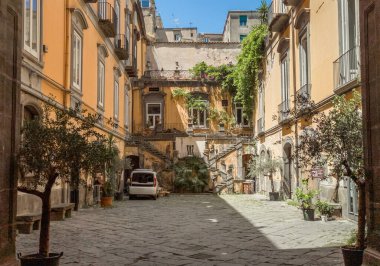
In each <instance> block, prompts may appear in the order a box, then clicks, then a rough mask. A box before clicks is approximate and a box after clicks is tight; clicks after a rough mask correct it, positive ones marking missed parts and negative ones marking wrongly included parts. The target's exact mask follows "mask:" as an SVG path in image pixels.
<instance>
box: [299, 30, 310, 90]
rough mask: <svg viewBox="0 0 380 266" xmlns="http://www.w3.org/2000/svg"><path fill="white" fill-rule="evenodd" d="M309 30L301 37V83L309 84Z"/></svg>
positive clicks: (302, 84)
mask: <svg viewBox="0 0 380 266" xmlns="http://www.w3.org/2000/svg"><path fill="white" fill-rule="evenodd" d="M307 37H308V36H307V32H304V33H303V34H302V36H301V37H300V43H299V50H300V79H301V80H300V85H301V87H303V86H304V85H307V84H309V56H308V50H309V49H308V38H307Z"/></svg>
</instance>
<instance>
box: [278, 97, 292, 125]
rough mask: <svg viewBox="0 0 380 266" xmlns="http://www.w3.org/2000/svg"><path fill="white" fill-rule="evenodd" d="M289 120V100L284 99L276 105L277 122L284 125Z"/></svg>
mask: <svg viewBox="0 0 380 266" xmlns="http://www.w3.org/2000/svg"><path fill="white" fill-rule="evenodd" d="M289 120H290V100H289V99H286V100H285V101H283V102H282V103H281V104H279V105H278V122H279V123H280V124H284V123H286V122H288V121H289Z"/></svg>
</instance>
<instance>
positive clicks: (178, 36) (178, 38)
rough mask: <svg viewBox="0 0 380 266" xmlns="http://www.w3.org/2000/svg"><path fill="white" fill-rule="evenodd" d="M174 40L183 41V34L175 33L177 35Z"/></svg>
mask: <svg viewBox="0 0 380 266" xmlns="http://www.w3.org/2000/svg"><path fill="white" fill-rule="evenodd" d="M174 40H175V41H176V42H179V41H181V33H175V34H174Z"/></svg>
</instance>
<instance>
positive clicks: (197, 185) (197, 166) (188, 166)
mask: <svg viewBox="0 0 380 266" xmlns="http://www.w3.org/2000/svg"><path fill="white" fill-rule="evenodd" d="M174 172H175V179H174V187H175V189H176V190H177V191H180V192H203V191H204V189H205V187H206V186H207V184H208V180H209V173H208V168H207V165H206V164H205V162H204V161H203V160H202V159H201V158H197V157H188V158H184V159H181V160H179V161H178V163H176V164H175V165H174Z"/></svg>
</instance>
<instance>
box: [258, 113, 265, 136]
mask: <svg viewBox="0 0 380 266" xmlns="http://www.w3.org/2000/svg"><path fill="white" fill-rule="evenodd" d="M264 132H265V124H264V118H263V117H262V118H260V119H258V120H257V135H259V136H262V135H264Z"/></svg>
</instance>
